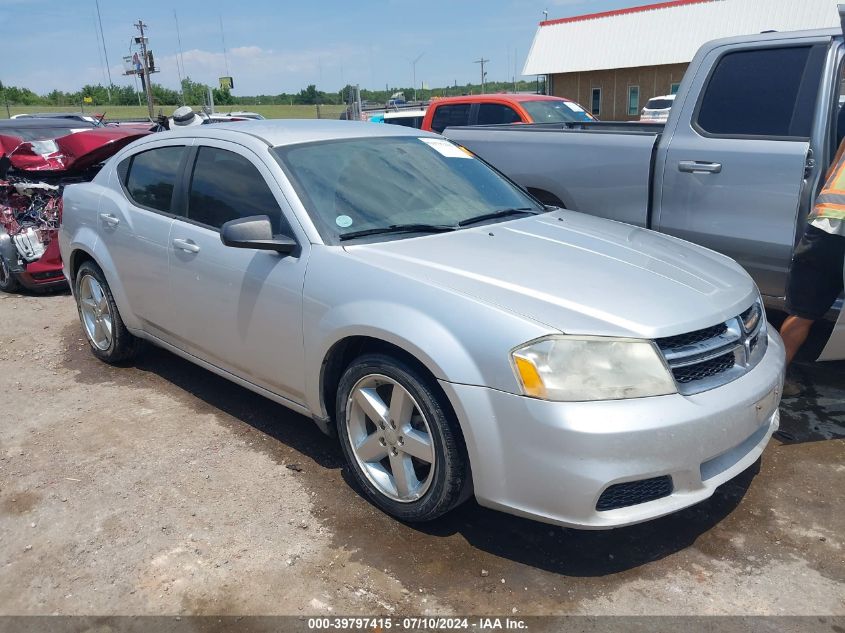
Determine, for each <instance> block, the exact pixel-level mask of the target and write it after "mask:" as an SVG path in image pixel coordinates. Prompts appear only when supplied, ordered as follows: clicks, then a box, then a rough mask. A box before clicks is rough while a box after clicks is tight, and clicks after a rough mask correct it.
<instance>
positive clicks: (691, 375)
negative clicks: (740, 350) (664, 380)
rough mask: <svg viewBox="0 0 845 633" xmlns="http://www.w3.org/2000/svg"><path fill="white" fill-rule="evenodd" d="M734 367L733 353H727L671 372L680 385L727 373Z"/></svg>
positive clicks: (734, 358)
mask: <svg viewBox="0 0 845 633" xmlns="http://www.w3.org/2000/svg"><path fill="white" fill-rule="evenodd" d="M734 365H736V357H735V356H734V353H733V352H728V353H727V354H723V355H722V356H717V357H716V358H711V359H710V360H706V361H703V362H701V363H696V364H694V365H688V366H686V367H677V368H676V369H673V370H672V374H673V375H674V376H675V380H676V381H677V382H679V383H681V384H686V383H688V382H694V381H696V380H704V379H705V378H710V377H711V376H716V375H718V374H721V373H722V372H723V371H728V370H729V369H730V368H731V367H733V366H734Z"/></svg>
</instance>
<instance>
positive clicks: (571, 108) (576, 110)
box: [564, 101, 585, 112]
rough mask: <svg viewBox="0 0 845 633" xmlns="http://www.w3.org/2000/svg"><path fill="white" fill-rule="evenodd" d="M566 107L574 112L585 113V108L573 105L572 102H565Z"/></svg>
mask: <svg viewBox="0 0 845 633" xmlns="http://www.w3.org/2000/svg"><path fill="white" fill-rule="evenodd" d="M564 103H565V104H566V107H567V108H569V109H570V110H572V111H573V112H585V110H584V108H582V107H581V106H579V105H578V104H577V103H572V102H571V101H565V102H564Z"/></svg>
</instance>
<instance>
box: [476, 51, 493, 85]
mask: <svg viewBox="0 0 845 633" xmlns="http://www.w3.org/2000/svg"><path fill="white" fill-rule="evenodd" d="M489 61H490V60H489V59H484V56H483V55H482V56H481V59H476V60H475V61H474V62H473V64H481V94H484V78H485V77H486V76H487V73H486V72H484V64H486V63H487V62H489Z"/></svg>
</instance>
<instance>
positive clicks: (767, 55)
mask: <svg viewBox="0 0 845 633" xmlns="http://www.w3.org/2000/svg"><path fill="white" fill-rule="evenodd" d="M823 60H824V50H823V48H822V47H811V46H792V47H789V48H762V49H756V50H744V51H737V52H733V53H728V54H726V55H724V56H723V57H722V58H721V59H720V60H719V62H718V64H717V65H716V68H715V69H714V71H713V73H712V75H711V76H710V79H709V81H708V83H707V86H706V88H705V92H704V95H703V97H702V99H701V103H700V105H699V110H698V114H697V117H696V125H697V127H698V128H699V130H700V131H703V132H704V133H706V134H708V135H711V136H757V137H799V138H807V137H809V136H810V133H811V131H812V125H813V110H814V108H815V104H816V97H817V95H818V89H819V82H820V80H821V71H822V62H823Z"/></svg>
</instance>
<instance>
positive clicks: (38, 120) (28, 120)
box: [0, 116, 96, 130]
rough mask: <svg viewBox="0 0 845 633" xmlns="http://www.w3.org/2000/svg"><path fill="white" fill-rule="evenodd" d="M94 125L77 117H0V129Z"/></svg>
mask: <svg viewBox="0 0 845 633" xmlns="http://www.w3.org/2000/svg"><path fill="white" fill-rule="evenodd" d="M85 126H88V127H96V124H95V123H92V122H91V121H81V120H79V119H62V118H58V117H35V116H26V117H21V118H20V119H0V129H2V128H15V129H19V130H23V129H27V128H51V127H56V128H67V127H85Z"/></svg>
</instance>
